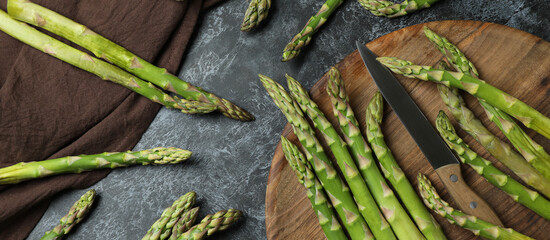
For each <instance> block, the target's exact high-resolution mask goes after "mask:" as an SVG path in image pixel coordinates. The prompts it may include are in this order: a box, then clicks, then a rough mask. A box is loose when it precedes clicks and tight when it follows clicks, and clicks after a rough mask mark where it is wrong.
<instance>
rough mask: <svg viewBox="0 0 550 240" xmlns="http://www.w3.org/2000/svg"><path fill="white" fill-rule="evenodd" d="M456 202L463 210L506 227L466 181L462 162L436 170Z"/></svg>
mask: <svg viewBox="0 0 550 240" xmlns="http://www.w3.org/2000/svg"><path fill="white" fill-rule="evenodd" d="M435 171H436V172H437V175H439V178H441V181H442V182H443V184H444V185H445V188H446V189H447V191H448V192H449V193H450V194H451V197H452V198H453V200H454V202H455V203H456V205H458V207H459V208H460V210H462V211H463V212H465V213H467V214H469V215H473V216H476V217H478V218H480V219H482V220H485V221H487V222H490V223H492V224H495V225H498V226H501V227H504V224H502V222H501V221H500V219H499V218H498V216H497V214H496V213H495V211H494V210H493V209H492V208H491V206H489V204H487V202H485V200H483V199H482V198H481V197H479V196H478V195H477V194H476V193H475V192H474V191H473V190H472V189H471V188H470V187H469V186H468V185H467V184H466V182H465V181H464V179H463V178H462V173H461V171H460V164H449V165H446V166H443V167H440V168H438V169H436V170H435Z"/></svg>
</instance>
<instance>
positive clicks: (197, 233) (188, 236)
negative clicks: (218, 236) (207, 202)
mask: <svg viewBox="0 0 550 240" xmlns="http://www.w3.org/2000/svg"><path fill="white" fill-rule="evenodd" d="M242 215H243V214H242V212H241V211H239V210H235V209H229V210H223V211H219V212H217V213H215V214H210V215H207V216H206V217H204V218H203V219H202V221H201V222H200V223H199V224H197V225H195V226H193V227H191V229H189V231H187V232H185V233H183V234H182V235H181V236H180V237H178V240H200V239H203V238H205V237H207V236H210V235H212V234H214V233H215V232H218V231H223V230H225V229H227V228H229V226H231V224H233V223H235V222H236V221H237V220H239V218H240V217H241V216H242Z"/></svg>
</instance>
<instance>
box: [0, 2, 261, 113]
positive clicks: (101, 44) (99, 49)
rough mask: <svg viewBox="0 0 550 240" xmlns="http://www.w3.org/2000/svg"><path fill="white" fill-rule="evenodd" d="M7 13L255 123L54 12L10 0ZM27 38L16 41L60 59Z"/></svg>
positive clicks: (231, 106)
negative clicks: (33, 46)
mask: <svg viewBox="0 0 550 240" xmlns="http://www.w3.org/2000/svg"><path fill="white" fill-rule="evenodd" d="M8 12H9V14H10V16H12V17H13V18H15V19H17V20H20V21H23V22H27V23H29V24H32V25H35V26H38V27H41V28H44V29H46V30H48V31H50V32H52V33H54V34H56V35H59V36H61V37H64V38H66V39H68V40H70V41H72V42H74V43H76V44H78V45H80V46H81V47H83V48H85V49H87V50H89V51H90V52H92V53H93V54H94V55H95V56H97V57H98V58H103V59H105V60H107V61H109V62H111V63H113V64H115V65H117V66H119V67H121V68H123V69H124V70H126V71H128V72H130V73H132V74H134V75H135V76H137V77H139V78H141V79H144V80H146V81H149V82H151V83H153V84H155V85H157V86H158V87H160V88H162V89H164V90H168V91H171V92H174V93H177V94H179V95H180V96H182V97H183V98H185V99H187V100H193V101H200V102H204V103H206V104H207V105H211V104H213V105H215V106H216V108H217V110H219V111H221V112H222V113H223V114H224V115H225V116H227V117H229V118H233V119H238V120H241V121H250V120H254V117H253V116H252V115H250V113H248V112H247V111H245V110H244V109H242V108H240V107H238V106H236V105H234V104H232V103H231V102H229V101H227V100H225V99H223V98H219V97H218V96H216V95H214V94H212V93H209V92H207V91H205V90H203V89H201V88H199V87H196V86H193V85H191V84H190V83H187V82H185V81H183V80H181V79H179V78H178V77H176V76H174V75H172V74H170V73H168V72H167V71H166V69H164V68H159V67H156V66H154V65H153V64H151V63H149V62H147V61H145V60H144V59H142V58H140V57H138V56H136V55H135V54H133V53H131V52H130V51H128V50H127V49H125V48H123V47H121V46H119V45H117V44H116V43H114V42H112V41H110V40H108V39H107V38H105V37H103V36H101V35H99V34H97V33H95V32H93V31H92V30H91V29H89V28H87V27H86V26H84V25H82V24H79V23H76V22H74V21H72V20H71V19H69V18H66V17H64V16H61V15H60V14H58V13H56V12H54V11H51V10H49V9H47V8H44V7H42V6H39V5H37V4H34V3H32V2H31V1H28V0H10V1H8ZM2 22H4V19H2ZM2 25H9V24H2ZM11 25H13V26H11V27H12V28H16V29H17V28H18V27H19V26H23V25H21V24H19V25H17V26H15V25H14V24H11ZM27 28H28V27H25V29H27ZM16 32H18V33H21V34H24V33H25V32H29V30H27V31H25V30H22V29H21V30H20V31H16ZM8 34H9V33H8ZM28 34H30V33H27V34H26V35H22V36H21V37H22V38H18V39H19V40H21V41H23V42H25V43H28V42H33V43H34V44H38V45H42V46H43V48H45V50H46V52H48V53H50V54H52V55H55V56H56V57H59V56H60V54H61V53H59V52H57V51H55V50H54V51H53V52H52V51H51V50H52V47H51V46H49V44H50V42H51V40H49V39H48V41H39V40H35V39H33V36H29V35H28ZM10 35H11V34H10ZM14 37H15V36H14ZM16 38H17V37H16ZM52 39H53V38H52ZM75 56H77V57H79V58H76V59H80V62H83V63H86V65H89V64H90V63H87V62H89V61H86V60H91V59H93V62H97V61H99V60H97V59H95V58H91V57H90V56H88V55H84V56H82V54H78V55H75ZM81 56H82V57H81ZM80 57H81V58H80ZM76 59H75V61H76ZM71 64H72V63H71ZM73 65H74V64H73ZM100 65H105V64H100ZM102 67H103V66H102ZM107 77H110V76H107ZM134 78H135V77H134ZM109 79H110V78H109ZM142 87H143V86H142Z"/></svg>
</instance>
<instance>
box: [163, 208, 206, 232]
mask: <svg viewBox="0 0 550 240" xmlns="http://www.w3.org/2000/svg"><path fill="white" fill-rule="evenodd" d="M198 215H199V207H196V208H191V209H189V210H188V211H185V212H184V213H183V214H182V215H181V217H180V219H179V220H178V222H177V223H176V225H174V227H173V228H172V235H170V238H169V239H170V240H176V239H178V237H180V236H181V235H182V234H183V233H185V232H187V231H188V230H189V229H190V228H191V227H192V226H193V224H195V220H196V219H197V216H198Z"/></svg>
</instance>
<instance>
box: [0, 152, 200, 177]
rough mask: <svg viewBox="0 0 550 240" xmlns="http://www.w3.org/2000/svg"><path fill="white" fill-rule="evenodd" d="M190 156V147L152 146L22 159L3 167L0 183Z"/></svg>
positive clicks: (163, 162) (163, 161)
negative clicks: (144, 148) (133, 150)
mask: <svg viewBox="0 0 550 240" xmlns="http://www.w3.org/2000/svg"><path fill="white" fill-rule="evenodd" d="M189 157H191V152H190V151H188V150H183V149H179V148H153V149H149V150H142V151H135V152H132V151H128V152H106V153H101V154H94V155H79V156H68V157H62V158H56V159H49V160H43V161H36V162H20V163H17V164H14V165H12V166H8V167H4V168H0V185H1V184H14V183H18V182H21V181H25V180H30V179H34V178H42V177H46V176H51V175H56V174H61V173H80V172H83V171H90V170H95V169H101V168H116V167H126V166H130V165H138V164H141V165H149V164H176V163H180V162H182V161H184V160H186V159H188V158H189Z"/></svg>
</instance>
